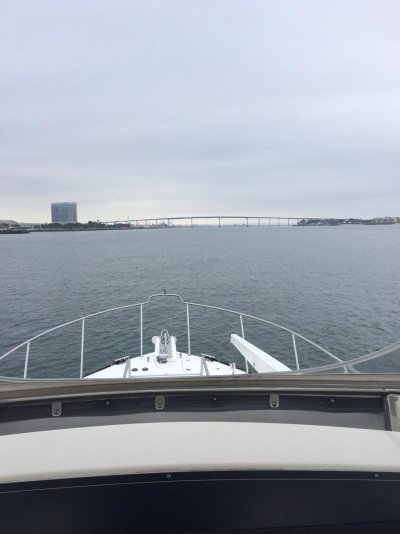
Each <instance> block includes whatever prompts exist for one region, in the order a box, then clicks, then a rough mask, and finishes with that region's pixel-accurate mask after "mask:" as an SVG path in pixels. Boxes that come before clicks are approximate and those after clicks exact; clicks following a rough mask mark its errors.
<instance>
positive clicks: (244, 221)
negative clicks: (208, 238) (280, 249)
mask: <svg viewBox="0 0 400 534" xmlns="http://www.w3.org/2000/svg"><path fill="white" fill-rule="evenodd" d="M302 220H308V218H302V217H277V216H265V215H264V216H260V217H258V216H255V215H199V216H192V215H190V216H186V217H183V216H179V217H147V218H141V219H136V218H128V219H118V220H114V221H99V222H101V223H103V224H107V225H116V224H127V225H131V226H132V227H135V226H137V227H145V228H147V227H165V226H167V227H169V226H177V225H179V226H190V227H192V228H193V227H194V226H199V225H210V226H211V225H215V226H219V227H221V226H223V225H224V224H225V225H231V226H232V225H234V224H235V225H240V226H250V225H251V226H295V225H297V224H298V223H299V222H300V221H302Z"/></svg>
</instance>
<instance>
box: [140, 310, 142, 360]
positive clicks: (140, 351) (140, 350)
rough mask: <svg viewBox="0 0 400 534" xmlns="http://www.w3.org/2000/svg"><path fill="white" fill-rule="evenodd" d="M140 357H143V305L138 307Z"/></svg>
mask: <svg viewBox="0 0 400 534" xmlns="http://www.w3.org/2000/svg"><path fill="white" fill-rule="evenodd" d="M140 356H143V304H141V305H140Z"/></svg>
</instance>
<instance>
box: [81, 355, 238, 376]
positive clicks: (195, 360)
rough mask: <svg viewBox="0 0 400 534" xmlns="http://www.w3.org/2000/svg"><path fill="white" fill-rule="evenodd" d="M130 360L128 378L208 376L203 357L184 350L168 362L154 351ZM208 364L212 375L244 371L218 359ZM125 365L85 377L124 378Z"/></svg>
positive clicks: (207, 362) (115, 366) (113, 366)
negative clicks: (164, 361)
mask: <svg viewBox="0 0 400 534" xmlns="http://www.w3.org/2000/svg"><path fill="white" fill-rule="evenodd" d="M130 362H131V365H130V367H131V368H130V370H129V371H130V372H128V374H127V378H129V377H132V378H135V377H139V376H141V377H146V376H181V375H183V376H196V375H197V376H206V372H205V370H204V368H203V370H202V359H201V357H199V356H194V355H191V356H189V355H188V354H186V353H184V352H178V353H177V357H176V358H175V359H173V360H168V362H167V363H160V362H158V361H157V358H156V356H155V353H154V352H150V353H148V354H145V355H144V356H136V357H133V358H130ZM206 364H207V369H208V371H209V373H210V375H211V376H216V375H232V374H243V373H244V371H241V370H240V369H234V370H233V369H232V368H231V367H230V366H229V365H225V364H223V363H220V362H218V361H215V362H214V361H209V360H206ZM125 366H126V363H125V362H124V363H120V364H118V365H112V366H111V367H107V368H106V369H102V370H101V371H97V372H96V373H92V374H91V375H87V376H86V377H85V378H122V377H123V376H124V371H125Z"/></svg>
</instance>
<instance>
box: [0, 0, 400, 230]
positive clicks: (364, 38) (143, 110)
mask: <svg viewBox="0 0 400 534" xmlns="http://www.w3.org/2000/svg"><path fill="white" fill-rule="evenodd" d="M0 11H1V15H0V186H1V188H0V219H16V220H20V221H26V222H36V221H49V220H50V202H51V201H77V202H78V216H79V219H80V220H81V221H83V222H84V221H87V220H88V219H101V220H108V219H113V218H126V217H128V216H131V217H145V216H148V217H150V216H173V215H187V214H189V215H192V214H215V213H221V214H249V215H250V214H253V215H286V216H338V217H346V216H355V217H357V216H360V217H370V216H379V215H398V216H400V31H399V28H400V26H399V21H400V2H399V0H392V1H388V0H376V1H368V0H360V1H353V0H326V1H321V0H309V1H307V0H306V1H305V0H293V1H289V0H283V1H280V0H279V1H278V0H276V1H268V0H261V1H258V0H240V1H235V0H181V1H177V0H158V1H152V0H143V1H138V0H130V1H127V0H118V1H115V0H110V1H105V0H84V1H82V0H77V1H75V0H65V1H64V0H57V1H54V0H0Z"/></svg>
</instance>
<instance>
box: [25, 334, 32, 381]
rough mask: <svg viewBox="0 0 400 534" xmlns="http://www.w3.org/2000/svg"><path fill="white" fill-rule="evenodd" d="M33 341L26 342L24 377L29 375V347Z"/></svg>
mask: <svg viewBox="0 0 400 534" xmlns="http://www.w3.org/2000/svg"><path fill="white" fill-rule="evenodd" d="M30 345H31V343H30V341H28V343H27V344H26V353H25V366H24V379H25V378H26V377H27V376H28V360H29V347H30Z"/></svg>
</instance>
